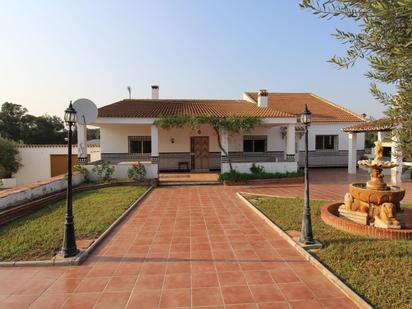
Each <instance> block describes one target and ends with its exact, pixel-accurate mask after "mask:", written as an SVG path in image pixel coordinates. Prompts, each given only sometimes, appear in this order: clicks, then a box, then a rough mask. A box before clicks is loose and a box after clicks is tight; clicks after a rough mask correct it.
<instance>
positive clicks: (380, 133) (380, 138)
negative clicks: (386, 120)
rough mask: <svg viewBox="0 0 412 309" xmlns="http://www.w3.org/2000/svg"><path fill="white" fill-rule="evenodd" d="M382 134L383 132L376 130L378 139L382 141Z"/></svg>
mask: <svg viewBox="0 0 412 309" xmlns="http://www.w3.org/2000/svg"><path fill="white" fill-rule="evenodd" d="M384 136H385V132H382V131H378V141H380V142H383V138H384Z"/></svg>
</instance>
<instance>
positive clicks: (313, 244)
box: [295, 239, 323, 250]
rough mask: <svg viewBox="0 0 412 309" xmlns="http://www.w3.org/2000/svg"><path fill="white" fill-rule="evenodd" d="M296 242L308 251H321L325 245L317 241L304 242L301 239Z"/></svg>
mask: <svg viewBox="0 0 412 309" xmlns="http://www.w3.org/2000/svg"><path fill="white" fill-rule="evenodd" d="M295 241H296V243H297V244H298V245H299V246H301V247H302V248H303V249H306V250H310V249H321V248H322V247H323V245H322V244H321V243H320V242H319V241H317V240H314V241H313V242H304V241H303V242H302V241H301V240H300V239H295Z"/></svg>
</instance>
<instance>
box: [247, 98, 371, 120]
mask: <svg viewBox="0 0 412 309" xmlns="http://www.w3.org/2000/svg"><path fill="white" fill-rule="evenodd" d="M246 94H247V95H248V96H249V97H250V98H251V99H252V100H253V101H255V102H257V99H258V93H257V92H246ZM268 101H269V104H268V105H269V107H271V108H273V109H276V110H279V111H282V112H286V113H290V114H293V115H296V116H298V115H299V114H300V113H302V111H303V109H304V107H305V104H307V105H308V108H309V110H310V111H311V112H312V121H314V122H346V121H348V122H354V121H356V122H358V121H359V122H360V121H364V119H363V118H362V117H361V116H360V115H357V114H355V113H353V112H351V111H350V110H348V109H346V108H344V107H341V106H339V105H337V104H334V103H332V102H329V101H327V100H325V99H323V98H321V97H318V96H316V95H314V94H312V93H273V92H270V93H269V96H268Z"/></svg>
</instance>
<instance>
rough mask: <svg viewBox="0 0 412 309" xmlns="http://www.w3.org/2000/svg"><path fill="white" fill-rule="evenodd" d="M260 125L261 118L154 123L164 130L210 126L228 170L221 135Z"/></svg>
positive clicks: (186, 118)
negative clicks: (223, 155)
mask: <svg viewBox="0 0 412 309" xmlns="http://www.w3.org/2000/svg"><path fill="white" fill-rule="evenodd" d="M261 123H262V119H261V118H259V117H253V116H228V117H215V116H171V117H163V116H162V117H160V118H159V119H157V120H156V121H155V122H154V124H155V125H156V126H157V127H158V128H162V129H165V130H170V129H172V128H184V127H189V128H191V129H196V128H198V127H199V126H200V125H210V126H211V127H212V128H213V130H214V131H215V133H216V135H217V142H218V145H219V148H220V150H221V151H222V152H223V153H224V154H225V156H226V157H227V159H228V163H229V167H230V170H233V168H232V163H231V161H230V158H229V154H228V151H227V150H226V149H225V148H224V147H223V145H222V139H221V138H222V133H227V134H238V133H243V132H249V131H251V130H252V129H253V128H254V127H256V126H258V125H259V124H261Z"/></svg>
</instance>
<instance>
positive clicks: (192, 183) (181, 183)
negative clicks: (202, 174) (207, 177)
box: [159, 181, 222, 186]
mask: <svg viewBox="0 0 412 309" xmlns="http://www.w3.org/2000/svg"><path fill="white" fill-rule="evenodd" d="M221 184H222V182H220V181H161V182H159V186H202V185H208V186H209V185H221Z"/></svg>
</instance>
